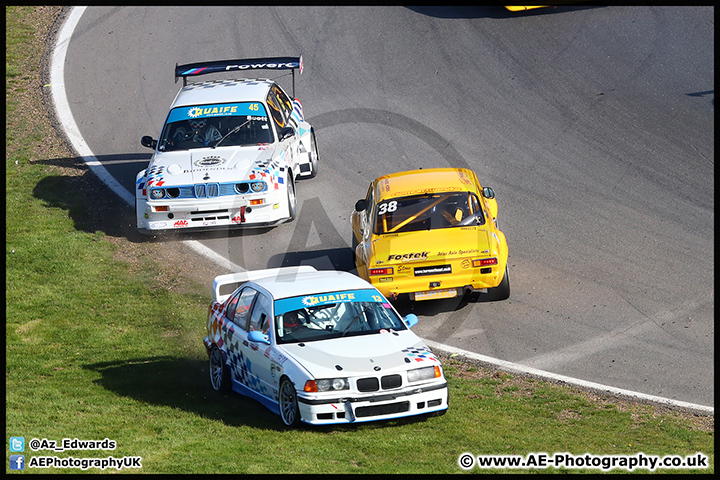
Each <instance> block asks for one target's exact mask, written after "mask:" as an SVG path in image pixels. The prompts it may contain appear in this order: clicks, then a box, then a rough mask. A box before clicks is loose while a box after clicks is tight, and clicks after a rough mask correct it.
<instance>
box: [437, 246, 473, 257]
mask: <svg viewBox="0 0 720 480" xmlns="http://www.w3.org/2000/svg"><path fill="white" fill-rule="evenodd" d="M476 253H478V249H477V248H471V249H470V250H449V251H447V252H438V253H437V256H438V257H447V256H450V255H473V254H476Z"/></svg>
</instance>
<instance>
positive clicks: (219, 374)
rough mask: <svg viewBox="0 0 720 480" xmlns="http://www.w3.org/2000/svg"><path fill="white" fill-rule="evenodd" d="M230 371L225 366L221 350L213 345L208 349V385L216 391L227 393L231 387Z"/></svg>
mask: <svg viewBox="0 0 720 480" xmlns="http://www.w3.org/2000/svg"><path fill="white" fill-rule="evenodd" d="M230 384H231V381H230V372H229V371H228V369H227V368H225V362H224V361H223V356H222V352H221V351H220V349H219V348H217V347H213V348H212V350H211V351H210V385H211V386H212V389H213V390H215V391H216V392H220V393H227V392H229V391H230V389H231V385H230Z"/></svg>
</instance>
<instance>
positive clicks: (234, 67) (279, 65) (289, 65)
mask: <svg viewBox="0 0 720 480" xmlns="http://www.w3.org/2000/svg"><path fill="white" fill-rule="evenodd" d="M301 65H302V63H297V62H286V63H248V64H245V65H228V66H226V67H225V70H226V71H227V70H247V69H248V68H280V69H282V68H299V67H300V66H301ZM300 73H302V72H300Z"/></svg>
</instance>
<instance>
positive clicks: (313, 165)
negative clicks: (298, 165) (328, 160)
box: [307, 129, 320, 178]
mask: <svg viewBox="0 0 720 480" xmlns="http://www.w3.org/2000/svg"><path fill="white" fill-rule="evenodd" d="M308 157H309V159H310V175H308V176H307V178H315V175H317V172H318V157H320V154H319V152H318V148H317V140H315V130H314V129H313V130H311V131H310V152H309V153H308Z"/></svg>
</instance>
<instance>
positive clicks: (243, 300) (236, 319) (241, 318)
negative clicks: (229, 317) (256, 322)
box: [233, 287, 257, 330]
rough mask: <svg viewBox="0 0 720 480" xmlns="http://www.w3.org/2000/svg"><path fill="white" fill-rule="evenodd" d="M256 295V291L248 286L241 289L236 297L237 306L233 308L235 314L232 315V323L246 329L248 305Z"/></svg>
mask: <svg viewBox="0 0 720 480" xmlns="http://www.w3.org/2000/svg"><path fill="white" fill-rule="evenodd" d="M255 295H257V291H255V290H253V289H252V288H250V287H247V288H245V289H243V291H242V293H240V297H239V299H238V303H237V308H236V309H235V315H234V316H233V323H234V324H235V325H237V326H238V327H240V328H242V329H243V330H247V329H248V320H249V318H248V317H249V315H248V312H249V311H250V306H251V305H252V302H253V300H254V299H255Z"/></svg>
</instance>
